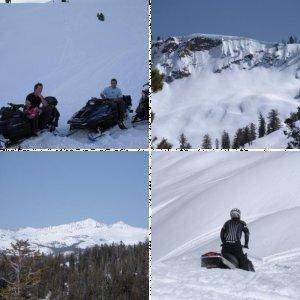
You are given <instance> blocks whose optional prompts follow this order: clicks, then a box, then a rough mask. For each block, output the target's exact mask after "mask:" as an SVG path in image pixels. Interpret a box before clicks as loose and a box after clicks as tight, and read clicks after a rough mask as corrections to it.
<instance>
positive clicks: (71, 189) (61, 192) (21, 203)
mask: <svg viewBox="0 0 300 300" xmlns="http://www.w3.org/2000/svg"><path fill="white" fill-rule="evenodd" d="M0 206H1V209H0V228H2V229H4V228H9V229H15V228H18V227H25V226H32V227H43V226H49V225H58V224H64V223H68V222H72V221H79V220H83V219H86V218H93V219H96V220H98V221H103V222H105V223H108V224H111V223H114V222H116V221H120V220H122V221H124V222H125V223H128V224H130V225H133V226H138V227H144V228H146V227H147V226H148V154H147V153H146V152H89V153H88V152H2V153H1V152H0Z"/></svg>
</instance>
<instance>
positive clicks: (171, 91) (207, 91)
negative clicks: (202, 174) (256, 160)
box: [152, 34, 300, 148]
mask: <svg viewBox="0 0 300 300" xmlns="http://www.w3.org/2000/svg"><path fill="white" fill-rule="evenodd" d="M152 62H153V65H154V66H155V67H156V68H157V69H158V70H159V71H160V72H161V73H163V74H165V81H166V84H165V85H164V88H163V90H162V91H160V92H158V93H156V94H153V95H152V110H153V112H154V113H155V114H156V115H155V120H154V122H153V133H152V135H153V136H156V137H157V138H158V141H159V140H160V139H161V138H162V137H165V138H167V139H168V140H169V141H171V142H172V143H173V144H174V145H175V146H178V142H177V140H178V136H179V135H180V134H181V133H182V132H183V133H185V134H186V136H187V138H188V140H189V141H190V142H191V144H192V146H193V147H197V148H198V147H199V146H200V145H201V140H202V137H203V136H204V135H205V134H206V133H208V134H210V135H211V137H212V140H213V141H214V139H215V138H220V136H221V134H222V132H223V130H226V131H228V132H229V133H230V136H231V137H233V135H234V133H235V131H236V130H237V129H238V128H240V127H244V126H246V125H248V124H249V123H251V122H253V123H256V124H257V123H258V114H259V113H262V114H263V115H264V116H266V115H267V113H268V112H269V111H270V110H271V109H277V110H278V111H279V113H280V117H281V119H282V120H284V119H285V118H286V117H287V116H288V115H289V113H290V112H291V111H295V109H296V108H297V106H298V105H299V99H296V98H297V97H296V96H297V95H299V89H300V80H299V79H300V44H283V43H267V42H260V41H256V40H253V39H250V38H243V37H232V36H222V35H204V34H194V35H190V36H186V37H170V38H168V39H166V40H164V41H155V42H153V44H152ZM178 79H180V80H178ZM278 146H281V148H282V145H281V144H280V145H278ZM284 146H286V145H284Z"/></svg>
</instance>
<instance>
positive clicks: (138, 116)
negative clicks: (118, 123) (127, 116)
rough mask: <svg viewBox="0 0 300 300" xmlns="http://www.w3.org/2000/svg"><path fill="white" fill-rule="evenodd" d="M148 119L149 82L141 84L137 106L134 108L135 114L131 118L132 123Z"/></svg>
mask: <svg viewBox="0 0 300 300" xmlns="http://www.w3.org/2000/svg"><path fill="white" fill-rule="evenodd" d="M148 120H149V84H147V83H146V84H144V85H143V90H142V96H141V99H140V102H139V105H138V107H137V108H136V110H135V115H134V116H133V118H132V123H133V124H134V123H138V122H142V121H148Z"/></svg>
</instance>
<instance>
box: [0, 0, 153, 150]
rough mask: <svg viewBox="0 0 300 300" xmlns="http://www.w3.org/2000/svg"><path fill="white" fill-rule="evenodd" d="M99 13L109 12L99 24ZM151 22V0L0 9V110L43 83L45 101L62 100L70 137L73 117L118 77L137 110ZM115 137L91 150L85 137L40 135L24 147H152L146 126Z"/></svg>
mask: <svg viewBox="0 0 300 300" xmlns="http://www.w3.org/2000/svg"><path fill="white" fill-rule="evenodd" d="M98 12H103V14H104V15H105V17H106V19H105V21H104V22H100V21H99V20H98V19H97V16H96V15H97V13H98ZM147 24H148V2H147V1H146V0H128V1H121V0H71V1H70V2H69V3H60V1H55V2H54V3H52V1H51V2H49V3H33V4H32V3H21V4H20V3H18V4H14V3H12V4H9V5H7V4H0V25H1V26H0V36H1V41H0V65H1V68H0V78H1V84H0V106H3V105H6V103H7V102H17V103H23V102H24V100H25V97H26V95H27V94H28V93H29V92H31V91H32V89H33V86H34V84H35V83H37V82H39V81H40V82H42V83H43V84H44V92H43V94H44V96H49V95H52V96H55V97H57V99H58V101H59V104H58V109H59V111H60V113H61V119H60V123H59V128H58V129H59V131H60V132H62V133H66V132H68V125H67V121H68V119H70V118H71V116H72V115H73V114H74V113H75V112H76V111H78V110H79V109H80V108H81V107H82V106H84V104H85V103H86V102H87V101H88V100H89V99H90V98H91V97H99V95H100V92H101V91H102V90H103V88H104V87H106V86H107V85H109V82H110V79H111V78H117V79H118V84H119V86H120V88H121V89H122V91H123V93H124V94H129V95H131V96H132V99H133V109H135V108H136V106H137V104H138V101H139V98H140V95H141V89H142V85H143V84H144V83H146V82H147V81H148V26H147ZM127 125H128V126H130V123H129V124H127ZM110 133H111V134H110V135H107V136H105V137H104V138H103V139H100V140H99V141H98V142H97V143H95V144H92V145H91V144H90V143H88V139H87V137H86V134H82V133H78V134H75V135H73V136H72V137H69V138H62V137H54V136H52V135H50V134H43V135H42V136H40V137H39V138H35V139H30V140H29V141H27V142H26V143H23V144H22V147H24V148H25V147H27V148H29V147H33V148H50V147H51V148H61V147H64V148H79V147H80V148H109V147H111V148H137V147H141V148H142V147H147V143H148V128H147V126H146V125H139V126H137V127H136V128H132V126H130V128H129V130H126V131H122V132H120V130H119V129H117V128H113V130H112V131H111V132H110Z"/></svg>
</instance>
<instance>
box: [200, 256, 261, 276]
mask: <svg viewBox="0 0 300 300" xmlns="http://www.w3.org/2000/svg"><path fill="white" fill-rule="evenodd" d="M245 258H246V259H247V261H248V266H247V270H248V271H252V272H255V270H254V266H253V264H252V262H251V261H250V260H249V259H248V257H247V254H245ZM201 267H204V268H207V269H212V268H219V269H239V268H240V267H239V261H238V259H237V258H236V257H235V256H233V255H232V254H229V253H226V254H224V255H222V254H221V253H217V252H207V253H205V254H203V255H202V256H201Z"/></svg>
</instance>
